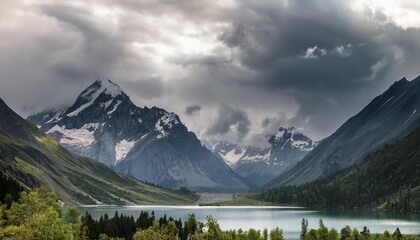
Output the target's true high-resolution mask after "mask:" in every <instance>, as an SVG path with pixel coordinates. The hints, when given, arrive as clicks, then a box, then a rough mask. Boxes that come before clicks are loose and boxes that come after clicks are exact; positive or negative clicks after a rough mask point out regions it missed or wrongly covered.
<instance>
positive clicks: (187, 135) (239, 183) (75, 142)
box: [29, 80, 249, 191]
mask: <svg viewBox="0 0 420 240" xmlns="http://www.w3.org/2000/svg"><path fill="white" fill-rule="evenodd" d="M29 120H30V121H32V122H34V123H35V124H37V125H39V126H40V127H41V128H42V130H44V131H46V132H47V133H49V134H51V136H52V137H54V138H55V139H56V140H57V141H58V142H60V144H62V145H63V146H64V147H65V148H67V149H68V150H70V151H72V152H74V153H76V154H78V155H82V156H86V157H91V158H94V159H98V160H99V161H101V162H103V163H105V164H107V165H108V166H112V167H116V168H118V169H120V170H121V171H123V172H125V173H127V174H129V175H131V176H134V177H136V178H138V179H140V180H143V181H147V182H151V183H154V184H158V185H162V186H165V187H171V188H179V187H187V188H190V189H193V190H206V191H243V190H247V189H249V186H248V183H247V181H246V180H245V179H243V178H242V177H240V176H239V175H237V174H236V173H234V172H233V171H232V170H231V169H230V168H229V167H228V166H227V165H226V163H224V161H223V160H222V159H221V158H220V157H218V156H215V155H214V154H212V152H210V151H209V150H208V149H206V148H205V147H204V146H202V145H201V143H200V141H199V140H198V139H197V137H196V136H195V134H194V133H192V132H189V131H188V129H187V128H186V127H185V125H184V124H183V123H182V122H181V120H180V119H179V117H178V116H177V115H176V114H175V113H170V112H167V111H165V110H164V109H160V108H157V107H152V108H147V107H144V108H140V107H137V106H136V105H134V104H133V103H132V102H131V100H130V98H129V97H128V96H127V95H126V94H125V93H124V92H123V91H122V90H121V89H120V88H119V86H118V85H116V84H115V83H113V82H111V81H110V80H106V81H102V80H97V81H96V82H94V83H93V84H92V85H91V86H89V87H88V88H87V89H85V90H84V91H83V92H82V93H81V94H80V95H79V97H78V98H77V100H76V101H75V103H74V104H73V105H72V106H71V107H69V108H67V109H64V110H61V111H50V112H44V113H39V114H37V115H34V116H30V117H29Z"/></svg>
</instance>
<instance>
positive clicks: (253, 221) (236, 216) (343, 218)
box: [80, 206, 420, 240]
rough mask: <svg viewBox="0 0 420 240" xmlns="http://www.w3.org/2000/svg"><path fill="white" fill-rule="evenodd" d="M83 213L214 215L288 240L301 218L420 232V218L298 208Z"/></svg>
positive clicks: (226, 223)
mask: <svg viewBox="0 0 420 240" xmlns="http://www.w3.org/2000/svg"><path fill="white" fill-rule="evenodd" d="M80 209H81V211H82V212H83V213H84V212H85V211H88V212H89V213H90V214H91V215H92V217H93V218H99V217H100V216H101V215H103V214H105V213H107V214H108V215H109V216H110V217H112V216H113V215H114V213H115V211H118V212H119V214H121V213H122V214H125V215H133V216H134V217H135V218H137V217H138V216H139V214H140V211H141V210H145V211H149V212H151V211H154V212H155V215H156V217H161V216H163V215H164V214H166V215H167V216H168V217H169V216H171V217H173V218H175V219H178V218H181V219H182V220H183V221H184V220H186V219H187V218H188V214H191V213H194V214H195V215H196V218H197V220H199V221H203V222H205V219H206V216H207V215H212V216H213V217H214V218H216V219H217V221H218V222H219V224H220V227H221V228H222V229H224V230H227V229H239V228H242V229H249V228H255V229H260V230H263V229H264V228H267V229H269V230H270V229H273V228H275V227H279V228H281V229H283V233H284V236H285V238H286V239H288V240H291V239H298V238H299V232H300V225H301V221H302V218H307V219H308V221H309V228H318V222H319V219H322V220H323V221H324V224H325V225H326V226H327V227H328V228H335V229H337V230H338V231H340V230H341V228H343V227H345V226H346V225H349V226H350V227H351V228H357V229H359V230H362V229H363V227H364V226H367V227H368V228H369V229H370V232H371V233H382V232H383V231H385V230H389V231H391V232H393V231H394V230H395V229H396V228H397V227H399V228H400V230H401V232H402V233H403V234H419V233H420V216H419V215H409V216H396V215H388V214H385V213H382V212H354V211H339V210H334V211H333V210H323V211H318V210H316V211H315V210H308V209H305V208H298V207H252V206H251V207H199V206H81V207H80Z"/></svg>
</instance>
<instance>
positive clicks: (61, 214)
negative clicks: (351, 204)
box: [0, 188, 420, 240]
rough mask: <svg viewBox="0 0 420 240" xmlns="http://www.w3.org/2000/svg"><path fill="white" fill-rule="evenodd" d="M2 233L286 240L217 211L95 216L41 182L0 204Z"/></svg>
mask: <svg viewBox="0 0 420 240" xmlns="http://www.w3.org/2000/svg"><path fill="white" fill-rule="evenodd" d="M307 227H308V221H307V220H306V219H303V220H302V226H301V234H300V240H370V239H372V240H420V238H419V237H417V236H406V235H403V234H401V232H400V231H399V229H397V230H395V232H394V233H393V234H390V233H389V232H388V231H385V232H384V233H383V234H381V235H374V236H372V235H371V234H370V232H369V229H367V228H366V227H365V228H364V229H363V231H361V232H359V231H358V230H357V229H353V230H352V229H351V228H350V227H348V226H346V227H344V228H343V229H342V230H341V232H340V234H339V233H338V232H337V230H335V229H330V230H329V229H328V228H327V227H326V226H325V225H324V224H323V222H322V221H321V220H320V224H319V228H318V229H309V230H308V229H307ZM0 239H4V240H45V239H48V240H88V239H91V240H284V237H283V232H282V230H280V229H279V228H275V229H272V230H271V231H268V230H267V229H264V230H263V231H260V230H256V229H253V228H251V229H249V230H246V231H244V230H242V229H239V230H228V231H226V230H222V229H221V228H220V225H219V224H218V223H217V220H216V219H214V218H213V217H212V216H208V217H207V218H206V222H205V223H204V222H200V221H197V220H196V218H195V215H194V214H191V215H189V218H188V219H187V220H186V221H184V222H182V221H181V219H173V218H172V217H169V218H168V217H166V215H164V216H163V217H160V218H156V216H155V214H154V213H153V212H152V213H151V214H149V213H148V212H146V211H142V212H140V215H139V217H138V218H137V219H135V218H134V217H133V216H126V215H123V214H118V212H116V213H115V214H114V216H113V217H109V216H108V215H107V214H105V215H103V216H101V217H100V218H99V219H97V220H95V219H93V218H92V216H91V215H90V214H89V213H85V214H84V215H83V216H81V214H80V211H79V210H78V209H77V208H75V207H70V208H68V209H67V210H65V211H64V209H63V207H62V206H61V203H60V202H59V200H58V196H57V194H56V193H55V192H53V191H51V190H48V189H45V188H40V189H34V190H33V191H31V192H22V193H21V194H20V198H19V199H18V200H17V201H14V202H12V203H11V204H10V206H8V205H7V204H2V205H0Z"/></svg>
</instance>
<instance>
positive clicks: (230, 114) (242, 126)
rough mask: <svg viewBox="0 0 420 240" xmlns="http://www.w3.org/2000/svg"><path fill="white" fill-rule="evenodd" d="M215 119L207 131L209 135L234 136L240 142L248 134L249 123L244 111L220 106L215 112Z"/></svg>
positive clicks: (223, 105)
mask: <svg viewBox="0 0 420 240" xmlns="http://www.w3.org/2000/svg"><path fill="white" fill-rule="evenodd" d="M217 114H218V115H217V118H216V120H215V122H214V123H213V124H211V125H210V126H209V128H208V129H207V134H209V135H213V136H214V135H219V136H225V135H228V134H231V135H234V136H235V137H236V138H237V139H238V140H242V139H243V138H244V137H245V136H246V135H247V134H248V132H249V130H250V125H251V122H250V120H249V118H248V115H247V113H246V112H245V111H243V110H241V109H235V108H232V107H231V106H229V105H226V104H222V105H220V107H219V110H218V111H217Z"/></svg>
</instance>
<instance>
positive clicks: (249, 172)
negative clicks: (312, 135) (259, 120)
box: [203, 127, 318, 185]
mask: <svg viewBox="0 0 420 240" xmlns="http://www.w3.org/2000/svg"><path fill="white" fill-rule="evenodd" d="M203 143H204V145H205V146H206V147H208V148H209V149H211V151H212V152H214V153H217V154H219V156H220V157H222V158H223V159H224V160H225V162H226V163H227V164H228V165H229V166H230V167H231V168H232V169H233V170H234V171H235V172H236V173H238V174H239V175H241V176H243V177H245V178H247V179H248V180H250V181H252V182H254V183H255V184H257V185H263V184H264V183H266V182H268V181H270V180H272V179H273V178H274V177H276V176H278V174H280V173H282V172H284V171H286V170H287V169H289V168H290V167H292V166H293V165H295V164H296V163H298V162H299V161H300V160H301V159H302V158H303V157H304V156H305V155H306V154H307V153H308V152H309V151H311V150H312V149H313V148H314V147H315V146H316V145H317V144H318V143H317V142H315V141H312V140H311V139H309V138H308V137H306V136H305V135H303V134H302V133H300V132H299V131H298V130H297V129H296V128H295V127H287V128H285V127H280V128H279V130H278V131H277V132H276V133H274V134H273V135H269V136H268V143H269V144H270V147H268V148H264V149H263V148H258V147H253V146H243V145H238V144H233V143H229V142H226V141H224V140H209V141H204V142H203Z"/></svg>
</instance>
